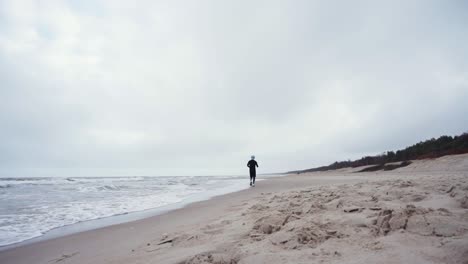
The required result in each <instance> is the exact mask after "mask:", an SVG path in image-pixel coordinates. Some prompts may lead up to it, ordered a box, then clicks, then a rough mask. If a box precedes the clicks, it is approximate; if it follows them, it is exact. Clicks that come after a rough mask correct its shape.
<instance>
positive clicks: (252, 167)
mask: <svg viewBox="0 0 468 264" xmlns="http://www.w3.org/2000/svg"><path fill="white" fill-rule="evenodd" d="M247 167H249V168H250V171H252V172H255V167H258V163H257V162H256V161H255V160H249V162H247Z"/></svg>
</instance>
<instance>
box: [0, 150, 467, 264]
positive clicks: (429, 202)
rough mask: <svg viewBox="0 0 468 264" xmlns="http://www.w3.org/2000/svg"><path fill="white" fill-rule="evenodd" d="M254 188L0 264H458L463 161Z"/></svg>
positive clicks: (311, 176)
mask: <svg viewBox="0 0 468 264" xmlns="http://www.w3.org/2000/svg"><path fill="white" fill-rule="evenodd" d="M351 172H353V169H341V170H336V171H328V172H314V173H304V174H300V175H289V176H286V177H279V178H272V179H270V180H268V181H262V182H259V183H258V184H257V186H256V187H254V188H249V189H247V190H243V191H239V192H235V193H230V194H226V195H222V196H218V197H214V198H212V199H210V200H207V201H201V202H196V203H192V204H190V205H188V206H186V207H183V208H180V209H176V210H172V211H170V212H167V213H164V214H161V215H157V216H153V217H149V218H145V219H141V220H137V221H133V222H128V223H122V224H118V225H113V226H108V227H103V228H99V229H95V230H89V231H84V232H80V233H76V234H71V235H67V236H63V237H57V238H53V239H49V240H45V241H39V242H36V243H32V244H28V245H24V246H20V247H15V248H12V249H8V250H5V251H1V252H0V263H2V264H10V263H11V264H14V263H37V264H41V263H44V264H46V263H288V262H289V263H314V262H325V263H363V262H369V263H401V262H406V263H463V261H466V259H468V155H467V154H464V155H455V156H445V157H442V158H439V159H434V160H426V161H415V162H413V163H412V164H411V165H409V166H407V167H403V168H399V169H396V170H393V171H391V172H385V171H379V172H366V173H351Z"/></svg>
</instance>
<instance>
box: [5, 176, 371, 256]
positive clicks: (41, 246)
mask: <svg viewBox="0 0 468 264" xmlns="http://www.w3.org/2000/svg"><path fill="white" fill-rule="evenodd" d="M304 178H307V179H306V181H308V182H310V183H311V184H317V185H320V184H333V183H341V182H342V181H343V180H345V181H346V179H348V180H350V181H356V179H362V177H359V176H354V175H349V176H341V177H340V176H337V178H334V179H329V178H328V177H326V178H323V177H308V176H304V175H286V176H282V177H272V178H269V179H267V180H262V181H259V184H257V185H256V187H253V188H249V187H248V188H247V189H244V190H240V191H236V192H231V193H226V194H222V195H218V196H214V197H211V198H209V199H208V200H202V201H196V202H192V203H189V204H186V205H184V206H183V207H181V208H176V209H173V210H169V211H165V212H162V213H161V214H157V215H153V216H149V217H145V218H142V219H138V220H134V221H130V222H123V223H118V224H114V225H109V226H103V227H99V228H96V229H90V230H86V231H82V232H76V233H71V234H66V235H64V236H57V237H52V238H50V239H46V240H39V241H32V242H29V243H24V242H20V243H19V244H13V246H12V245H10V246H6V247H9V248H5V249H2V250H0V262H2V263H48V262H49V261H50V259H52V258H53V257H54V256H61V255H67V252H68V251H74V250H75V249H73V248H77V249H78V250H79V251H80V252H83V251H88V250H91V248H94V247H90V245H89V244H88V242H90V239H91V240H92V241H94V242H93V244H94V243H98V242H97V241H99V245H102V244H111V242H112V241H113V240H114V239H113V237H115V236H117V237H119V238H124V237H125V238H128V237H133V238H134V239H138V238H141V237H142V236H145V235H144V234H145V233H146V232H145V230H146V229H148V228H150V229H153V230H155V231H157V232H155V233H154V234H153V235H155V236H156V235H162V234H164V233H166V232H164V231H169V230H173V229H178V228H179V227H175V226H174V225H179V226H180V225H184V226H185V225H188V224H193V223H194V222H198V224H200V222H202V223H203V222H209V221H212V220H213V218H214V217H215V216H217V217H219V216H220V215H222V214H223V212H224V211H226V210H227V211H229V207H230V206H231V205H232V204H233V203H239V202H241V201H243V200H245V199H248V198H249V197H250V198H252V197H254V196H255V195H258V194H261V193H262V192H265V191H284V190H288V189H296V188H301V187H303V185H304V181H303V180H304ZM298 179H299V180H298ZM260 183H261V184H260ZM198 210H205V211H207V212H199V213H197V211H198ZM193 216H197V217H193ZM180 217H187V218H184V219H182V220H181V219H180ZM174 219H177V220H176V221H174ZM201 220H202V221H201ZM154 222H158V223H159V225H158V226H156V227H154V226H153V223H154ZM135 229H137V230H138V232H137V233H135V232H129V230H133V231H135ZM77 241H78V243H77ZM128 242H130V241H129V240H126V242H122V240H121V243H118V244H120V245H119V247H120V246H124V247H129V246H130V245H129V244H128ZM22 243H24V244H22ZM114 246H115V244H114ZM112 248H113V247H112ZM65 249H68V250H65ZM108 249H110V248H108ZM72 253H73V252H72ZM70 254H71V253H70ZM82 255H83V254H82ZM23 257H26V259H27V260H26V261H24V260H22V258H23ZM28 260H29V261H28ZM41 261H42V262H41ZM77 263H80V262H77Z"/></svg>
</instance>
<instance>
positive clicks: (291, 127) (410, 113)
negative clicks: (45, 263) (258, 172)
mask: <svg viewBox="0 0 468 264" xmlns="http://www.w3.org/2000/svg"><path fill="white" fill-rule="evenodd" d="M0 9H1V10H2V17H3V19H2V20H1V21H0V76H1V80H2V86H1V88H0V96H1V98H2V105H1V106H0V109H1V112H0V122H1V124H2V127H3V129H2V130H1V131H0V149H1V154H0V164H1V167H2V168H3V170H2V171H1V172H0V173H2V174H3V175H10V174H21V173H28V174H34V173H35V172H37V173H38V174H39V171H40V174H41V175H42V174H44V173H45V174H47V173H50V174H53V175H61V174H67V173H70V174H84V175H88V174H92V175H94V174H99V175H105V174H114V175H115V174H147V175H148V174H156V175H157V174H174V175H180V174H218V173H226V174H236V173H244V169H245V168H244V167H245V164H244V160H245V159H247V158H248V157H249V156H250V154H252V153H253V154H256V155H257V157H258V159H259V160H260V165H261V168H262V169H263V170H264V171H285V170H292V169H298V168H307V167H311V166H318V165H323V164H327V163H330V162H333V161H335V160H341V159H347V158H359V157H360V155H366V154H376V153H378V152H381V151H385V150H391V149H396V148H400V147H404V146H406V145H408V144H413V143H415V142H416V141H419V140H423V139H425V138H427V137H435V136H439V135H441V134H458V133H462V132H464V131H466V130H467V128H466V125H465V124H467V123H468V122H467V121H468V120H467V116H468V107H466V106H465V105H466V103H464V102H466V101H467V99H468V92H467V91H468V64H467V63H466V62H467V61H468V50H467V49H466V47H464V43H466V42H467V41H468V39H467V38H468V34H466V33H467V32H466V31H467V30H466V28H467V26H468V21H467V18H466V16H465V12H464V11H466V4H464V3H462V2H457V1H453V2H440V1H413V2H407V1H392V2H387V3H383V2H375V1H357V2H352V3H351V2H345V1H292V2H291V1H236V2H229V3H227V2H220V1H197V2H193V1H181V2H175V1H167V2H164V1H163V2H154V1H141V2H138V4H134V3H132V4H130V3H129V2H126V1H112V2H107V1H98V2H95V1H70V2H56V3H49V2H41V3H35V4H28V3H22V2H21V1H4V2H3V3H2V8H0ZM35 168H40V169H37V170H35Z"/></svg>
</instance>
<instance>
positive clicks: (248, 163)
mask: <svg viewBox="0 0 468 264" xmlns="http://www.w3.org/2000/svg"><path fill="white" fill-rule="evenodd" d="M249 165H250V160H249V161H248V162H247V167H249V168H250V166H249Z"/></svg>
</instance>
